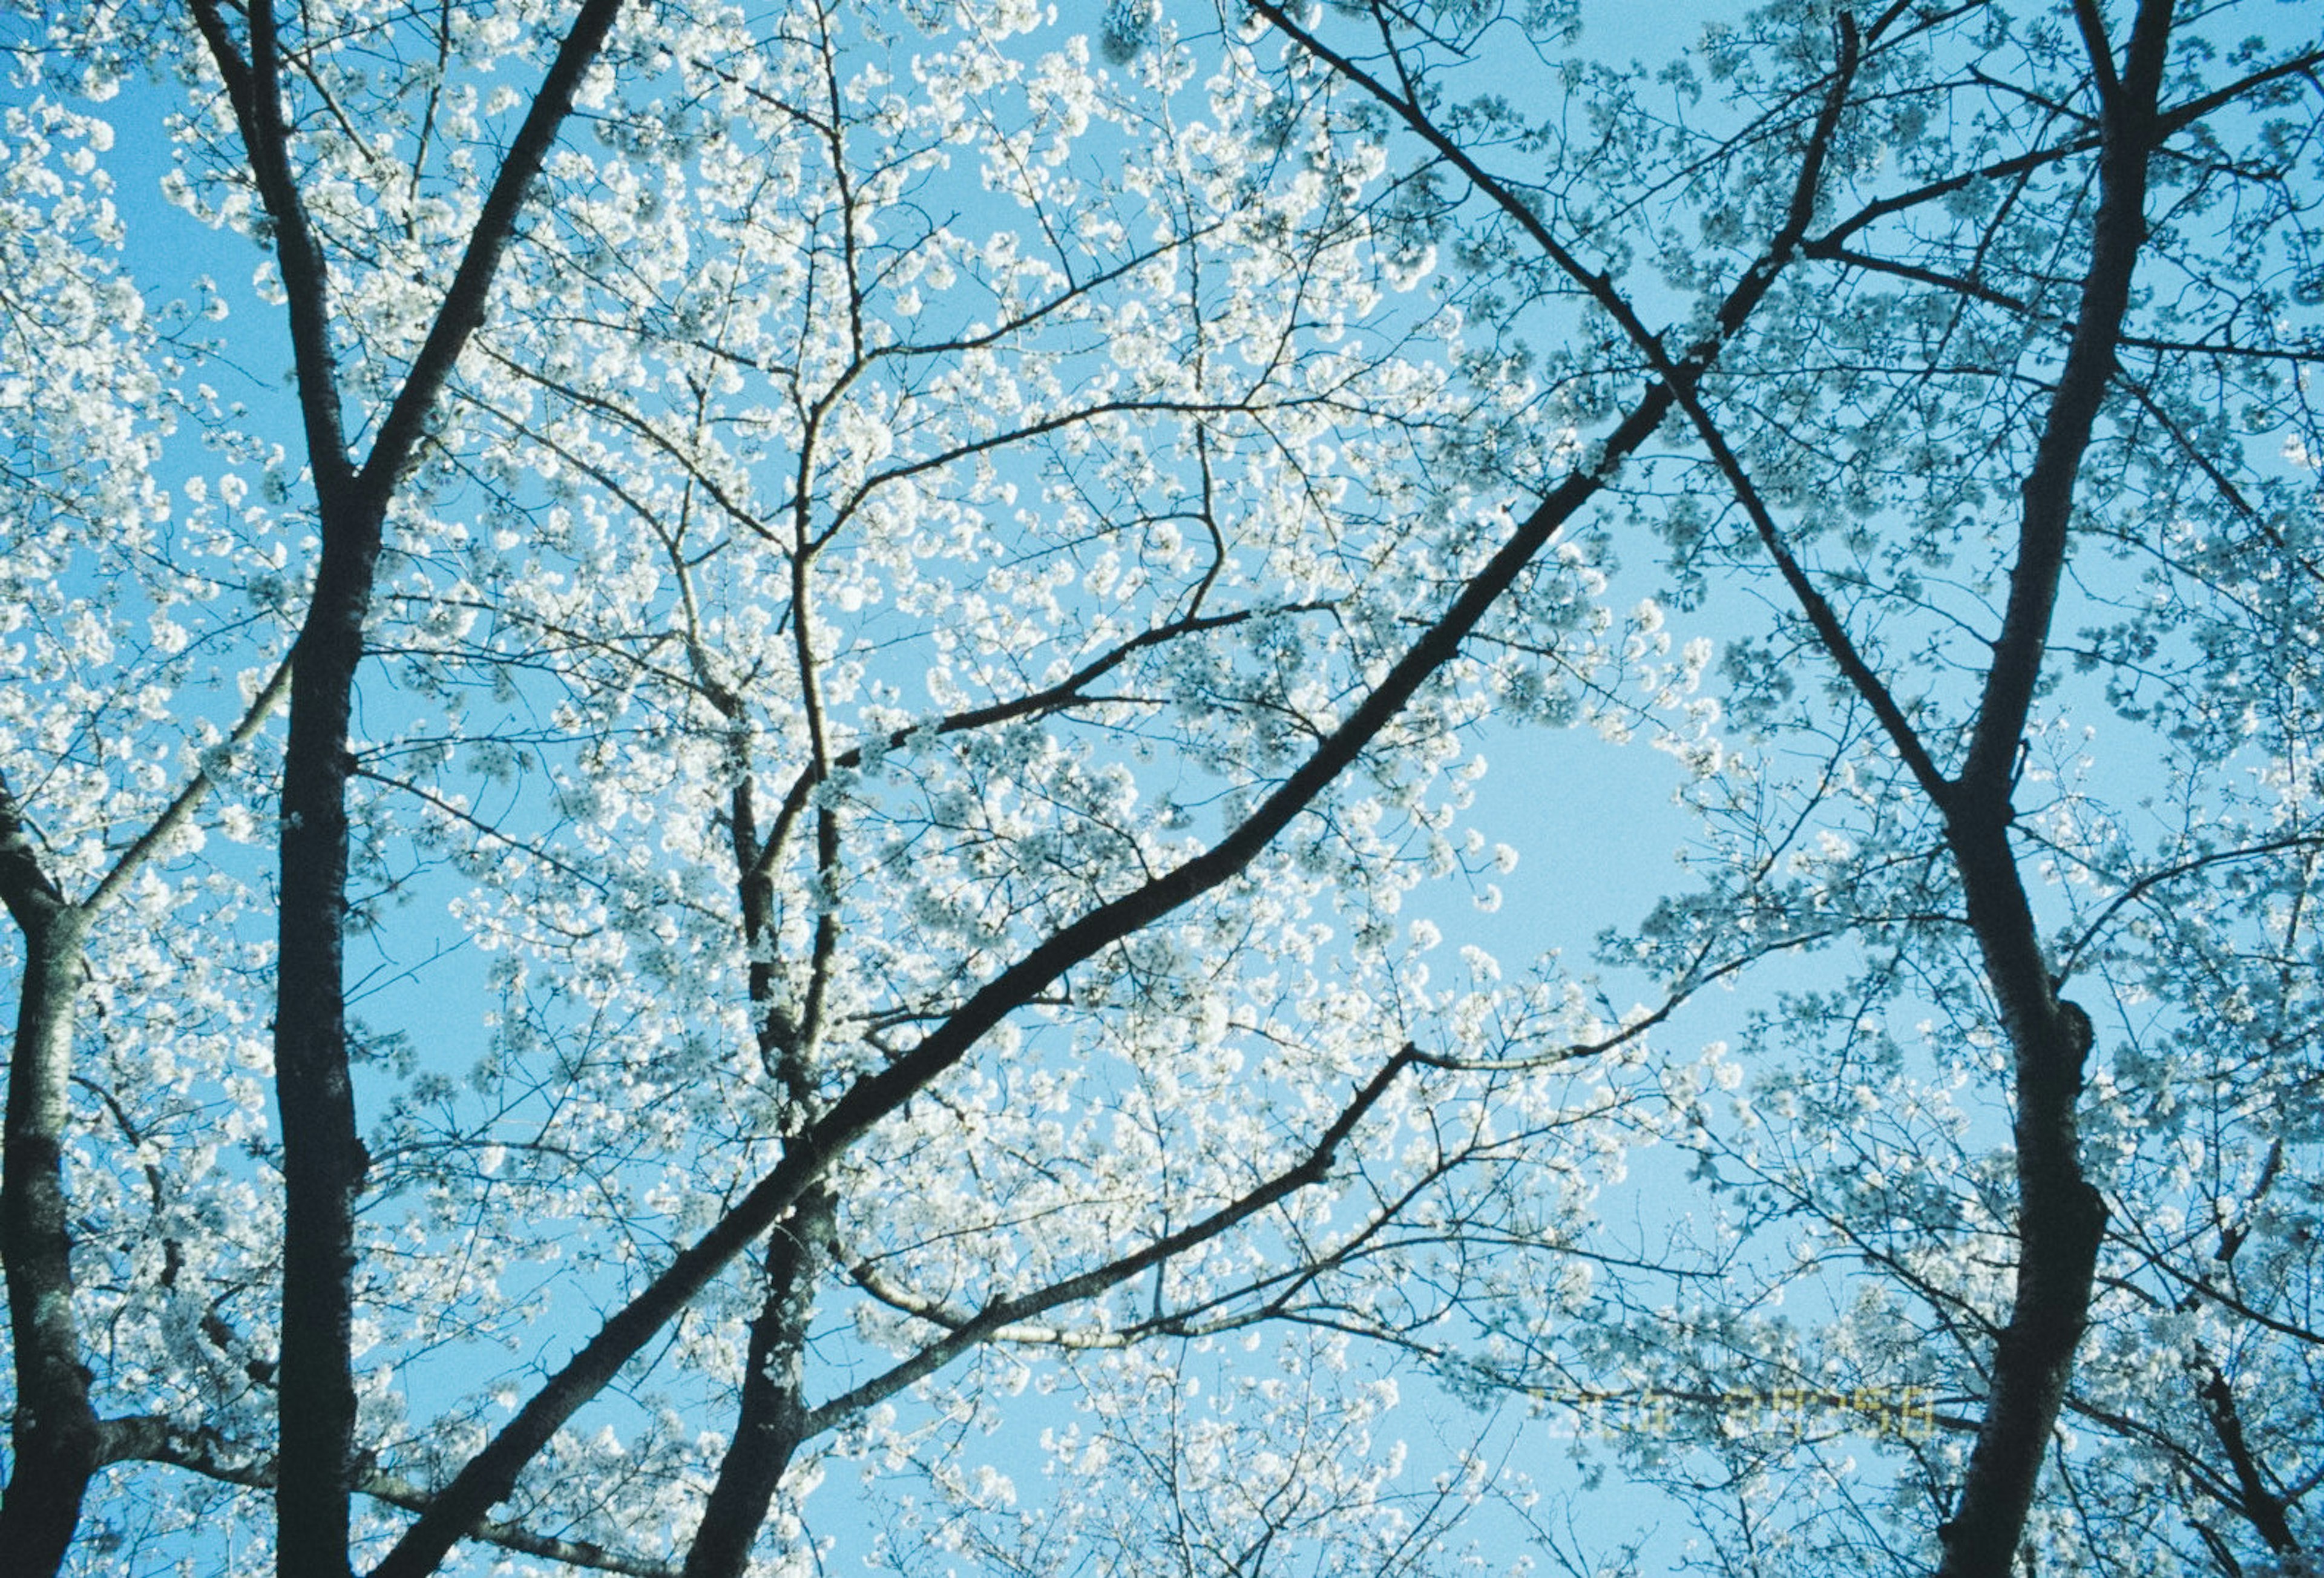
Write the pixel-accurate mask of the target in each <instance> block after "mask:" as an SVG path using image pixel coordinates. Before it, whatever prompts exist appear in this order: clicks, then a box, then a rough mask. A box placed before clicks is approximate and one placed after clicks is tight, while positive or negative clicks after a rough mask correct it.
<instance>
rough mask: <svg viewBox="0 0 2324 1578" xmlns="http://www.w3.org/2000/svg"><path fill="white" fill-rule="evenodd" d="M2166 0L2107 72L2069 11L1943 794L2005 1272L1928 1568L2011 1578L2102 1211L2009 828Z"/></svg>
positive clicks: (2097, 34) (2133, 198) (2155, 75)
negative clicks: (2005, 1095) (2004, 1213)
mask: <svg viewBox="0 0 2324 1578" xmlns="http://www.w3.org/2000/svg"><path fill="white" fill-rule="evenodd" d="M2171 10H2172V8H2171V4H2170V0H2140V5H2139V8H2138V16H2137V20H2136V21H2135V23H2133V26H2132V31H2131V38H2130V44H2129V48H2128V51H2127V52H2126V61H2125V67H2124V69H2123V70H2122V72H2121V73H2120V75H2119V76H2117V75H2116V70H2115V66H2114V61H2113V57H2112V53H2111V51H2110V48H2109V46H2108V45H2107V41H2106V38H2105V33H2104V30H2103V28H2102V27H2101V25H2100V23H2099V19H2098V14H2097V7H2096V5H2095V0H2080V4H2079V5H2078V6H2077V13H2078V15H2079V17H2080V22H2081V25H2082V30H2083V34H2084V39H2085V42H2086V44H2087V47H2088V48H2089V54H2090V58H2091V69H2092V72H2093V75H2094V77H2095V78H2096V81H2097V85H2098V92H2099V96H2100V99H2101V103H2102V110H2103V114H2102V117H2101V137H2102V142H2101V149H2100V153H2099V160H2098V192H2099V198H2098V216H2097V220H2096V223H2095V225H2094V226H2093V227H2092V234H2091V241H2090V261H2089V266H2088V269H2087V271H2086V272H2085V273H2084V276H2083V281H2082V300H2081V310H2080V314H2079V315H2078V317H2077V319H2076V327H2075V331H2074V337H2073V339H2072V341H2071V343H2070V346H2069V347H2068V350H2067V355H2066V363H2065V366H2064V368H2063V369H2062V371H2061V373H2060V374H2059V378H2058V383H2057V388H2056V390H2055V392H2053V394H2052V397H2051V402H2050V409H2049V412H2048V415H2047V418H2046V420H2045V421H2044V424H2043V431H2042V437H2041V441H2040V444H2039V446H2038V448H2036V450H2035V453H2034V460H2033V468H2032V470H2031V471H2030V472H2029V473H2028V474H2027V475H2026V479H2025V484H2024V513H2023V515H2022V517H2021V522H2020V527H2019V532H2018V552H2017V561H2016V563H2015V565H2014V566H2013V567H2012V568H2011V570H2010V577H2009V599H2008V604H2007V606H2006V609H2005V610H2004V613H2003V616H2002V626H2001V634H2000V636H1999V638H1998V639H1997V641H1996V642H1995V643H1994V659H1993V663H1992V666H1991V667H1990V668H1989V669H1987V674H1986V683H1985V688H1984V694H1983V696H1982V697H1980V700H1979V705H1978V718H1977V724H1976V728H1975V731H1974V733H1973V734H1971V736H1970V741H1969V752H1968V753H1967V756H1966V758H1965V759H1964V761H1963V763H1962V767H1961V771H1960V777H1959V779H1958V780H1956V781H1955V782H1954V784H1953V785H1952V786H1951V787H1950V789H1949V790H1948V791H1947V792H1946V793H1945V794H1944V795H1942V796H1941V808H1942V809H1943V811H1944V813H1945V826H1946V840H1947V842H1948V844H1950V846H1951V849H1952V854H1953V860H1954V863H1955V866H1956V868H1957V869H1958V870H1959V872H1960V878H1961V886H1962V890H1963V893H1964V896H1965V897H1966V899H1967V901H1968V908H1969V927H1970V930H1971V931H1972V932H1973V933H1974V934H1975V936H1976V937H1977V942H1978V950H1979V953H1980V954H1981V955H1982V956H1983V959H1984V962H1985V968H1986V976H1987V982H1988V983H1990V985H1991V986H1992V988H1993V993H1994V997H1995V1001H1997V1004H1998V1005H1999V1007H2000V1010H2001V1018H2002V1023H2003V1026H2004V1028H2005V1029H2006V1031H2007V1033H2008V1036H2009V1040H2010V1046H2011V1050H2012V1054H2013V1057H2014V1060H2015V1084H2016V1095H2017V1114H2016V1119H2015V1125H2014V1129H2013V1139H2014V1140H2015V1149H2016V1165H2017V1194H2018V1206H2017V1210H2018V1221H2017V1251H2018V1252H2017V1274H2016V1287H2015V1291H2014V1294H2013V1299H2012V1305H2011V1309H2010V1315H2009V1324H2007V1325H2006V1327H2004V1328H2003V1330H2002V1333H2001V1335H2000V1337H1999V1339H1998V1340H1997V1342H1996V1343H1995V1344H1994V1352H1993V1359H1992V1364H1991V1369H1990V1372H1989V1378H1988V1380H1987V1388H1986V1405H1985V1417H1984V1420H1983V1422H1982V1424H1981V1425H1980V1426H1979V1428H1978V1438H1977V1444H1976V1446H1975V1447H1974V1448H1973V1449H1972V1450H1971V1452H1970V1454H1969V1470H1968V1473H1967V1475H1966V1476H1965V1478H1964V1479H1963V1481H1962V1484H1961V1491H1960V1499H1959V1500H1958V1501H1957V1502H1956V1503H1955V1505H1954V1509H1953V1513H1952V1516H1951V1517H1950V1518H1948V1519H1947V1520H1946V1521H1945V1522H1944V1524H1943V1525H1942V1526H1941V1527H1940V1528H1939V1530H1938V1535H1939V1539H1940V1542H1941V1546H1942V1548H1943V1553H1944V1555H1943V1560H1942V1563H1941V1565H1940V1566H1939V1568H1938V1573H1939V1578H2008V1574H2009V1573H2010V1570H2011V1568H2012V1566H2013V1565H2014V1564H2015V1558H2016V1554H2017V1547H2018V1544H2019V1542H2020V1540H2022V1539H2023V1538H2024V1531H2025V1520H2026V1518H2027V1515H2028V1514H2029V1512H2030V1511H2031V1510H2032V1508H2033V1492H2034V1489H2035V1486H2036V1484H2037V1482H2038V1481H2039V1480H2040V1477H2041V1472H2042V1459H2043V1455H2044V1454H2045V1453H2047V1451H2048V1450H2049V1444H2050V1438H2051V1435H2052V1431H2053V1430H2054V1429H2055V1427H2056V1426H2057V1422H2058V1410H2059V1407H2060V1405H2061V1403H2062V1402H2063V1400H2064V1398H2065V1392H2066V1383H2067V1380H2068V1379H2069V1378H2070V1376H2071V1374H2072V1371H2073V1362H2074V1352H2075V1350H2076V1348H2077V1347H2079V1346H2080V1343H2081V1337H2082V1332H2083V1329H2084V1327H2085V1325H2086V1324H2088V1321H2089V1306H2090V1294H2091V1288H2092V1286H2093V1283H2094V1280H2095V1278H2096V1276H2097V1271H2098V1247H2099V1242H2100V1241H2101V1239H2102V1238H2103V1236H2104V1234H2105V1232H2106V1205H2105V1203H2104V1201H2103V1200H2101V1199H2100V1197H2099V1195H2098V1190H2097V1189H2096V1188H2095V1187H2093V1186H2091V1184H2090V1182H2089V1179H2088V1178H2087V1177H2084V1176H2083V1173H2082V1167H2081V1155H2080V1134H2079V1130H2078V1129H2077V1126H2076V1111H2075V1110H2076V1105H2077V1103H2079V1101H2080V1095H2081V1089H2082V1067H2083V1063H2084V1060H2085V1059H2086V1058H2087V1057H2088V1056H2089V1050H2090V1039H2091V1029H2090V1021H2089V1015H2087V1014H2086V1013H2084V1012H2083V1011H2082V1010H2081V1009H2080V1007H2078V1006H2077V1005H2075V1004H2073V1003H2071V1002H2068V1001H2062V1000H2061V999H2060V998H2059V996H2058V994H2057V989H2056V984H2055V983H2054V982H2053V981H2052V977H2051V974H2050V966H2049V962H2048V959H2047V957H2046V955H2044V953H2043V948H2042V942H2041V937H2040V934H2039V931H2038V929H2037V928H2036V927H2035V925H2034V921H2033V909H2032V906H2031V905H2030V904H2029V902H2028V901H2027V899H2026V894H2025V889H2024V881H2023V880H2022V878H2021V877H2020V875H2019V872H2018V870H2017V863H2016V859H2015V852H2014V851H2013V850H2012V849H2011V847H2010V842H2009V826H2010V824H2011V822H2012V821H2013V820H2014V819H2015V807H2013V806H2012V804H2011V795H2012V789H2013V780H2014V778H2015V764H2016V757H2017V752H2018V750H2019V748H2020V742H2021V741H2022V740H2023V738H2024V730H2025V723H2026V718H2027V715H2028V714H2029V713H2030V711H2031V709H2032V706H2033V694H2034V690H2035V687H2036V686H2037V685H2038V683H2039V681H2040V678H2041V674H2042V666H2043V658H2044V655H2045V653H2046V651H2047V648H2048V641H2049V631H2050V624H2051V621H2052V618H2053V616H2054V614H2055V613H2056V608H2057V601H2058V587H2059V585H2060V578H2061V576H2062V575H2063V573H2064V569H2065V561H2066V553H2067V548H2068V543H2069V537H2070V526H2071V523H2072V514H2073V495H2074V482H2075V477H2076V475H2077V474H2078V473H2079V471H2080V466H2081V460H2082V456H2083V455H2084V453H2085V452H2086V451H2087V450H2088V448H2089V442H2090V436H2091V433H2092V431H2093V429H2094V428H2095V426H2096V423H2097V420H2098V409H2099V406H2100V404H2101V402H2102V401H2103V400H2104V398H2105V395H2106V391H2107V384H2108V383H2109V382H2110V381H2111V380H2112V378H2113V376H2114V371H2115V355H2116V346H2117V345H2118V343H2119V340H2120V336H2121V333H2122V322H2123V317H2124V314H2125V313H2126V311H2127V309H2128V307H2129V301H2130V286H2131V280H2132V277H2133V275H2134V274H2135V272H2136V270H2137V265H2138V256H2139V252H2140V249H2141V247H2142V246H2144V243H2145V239H2146V217H2145V208H2146V164H2147V159H2148V156H2149V155H2150V153H2151V152H2153V147H2154V143H2155V139H2156V136H2157V134H2158V128H2159V126H2160V124H2161V123H2160V119H2159V117H2158V115H2157V114H2156V108H2157V105H2158V103H2159V100H2160V96H2161V93H2162V84H2163V64H2164V60H2165V58H2166V56H2167V53H2168V46H2169V42H2170V32H2171Z"/></svg>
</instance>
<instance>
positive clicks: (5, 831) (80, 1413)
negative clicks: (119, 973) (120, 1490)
mask: <svg viewBox="0 0 2324 1578" xmlns="http://www.w3.org/2000/svg"><path fill="white" fill-rule="evenodd" d="M0 894H5V898H6V900H7V905H8V909H9V910H10V911H11V913H12V914H14V917H15V918H16V922H17V925H18V926H19V927H21V928H22V929H23V937H24V979H23V987H22V989H21V991H20V992H19V995H18V998H17V1017H16V1035H15V1044H14V1048H13V1051H12V1054H11V1059H10V1062H9V1066H8V1112H7V1126H6V1134H5V1148H4V1149H0V1169H5V1170H0V1263H5V1267H6V1270H7V1279H8V1317H9V1323H10V1328H11V1331H12V1333H13V1336H14V1350H15V1370H16V1417H15V1422H14V1431H13V1435H12V1441H11V1446H12V1448H13V1461H12V1462H11V1463H10V1465H9V1473H8V1483H7V1489H6V1490H5V1494H4V1495H0V1552H5V1553H6V1562H7V1569H8V1571H9V1572H10V1573H24V1574H27V1575H30V1574H35V1573H39V1574H47V1573H54V1572H56V1571H57V1569H58V1567H59V1566H60V1564H62V1563H63V1561H64V1557H65V1552H66V1550H67V1549H68V1548H69V1546H71V1544H72V1538H73V1532H74V1530H75V1529H76V1528H78V1527H79V1523H80V1508H81V1500H82V1498H83V1497H84V1496H85V1495H86V1494H87V1492H88V1482H89V1481H90V1479H91V1478H92V1477H94V1476H95V1474H96V1473H97V1469H98V1468H99V1467H101V1466H102V1462H103V1446H104V1434H103V1428H102V1426H100V1425H99V1423H98V1421H97V1413H96V1410H95V1408H94V1407H93V1406H92V1405H91V1403H90V1400H89V1376H88V1370H87V1369H85V1368H84V1367H83V1366H82V1364H81V1361H80V1333H79V1331H78V1327H77V1325H76V1324H75V1321H74V1319H73V1273H72V1233H71V1221H70V1217H69V1213H68V1211H67V1203H66V1198H65V1180H64V1138H65V1129H66V1125H67V1121H68V1119H69V1104H68V1102H67V1099H66V1098H67V1092H68V1090H69V1079H70V1077H71V1074H72V1037H73V1006H74V1000H75V999H76V997H77V996H78V992H79V987H80V972H81V957H82V943H83V941H84V939H85V937H86V936H87V933H88V912H87V911H86V910H85V909H80V908H79V907H78V906H75V905H71V904H68V903H66V902H65V900H64V899H63V897H62V895H61V894H60V893H59V892H58V891H57V890H56V889H55V888H54V887H53V886H51V884H50V882H49V881H48V879H47V877H46V876H45V875H44V874H42V872H41V870H40V866H39V863H38V862H37V861H36V860H35V859H34V857H33V854H32V844H31V840H30V838H29V836H28V835H27V832H26V830H25V828H24V826H23V820H22V818H21V816H20V814H19V811H18V807H17V806H16V803H15V801H14V798H11V797H10V796H9V795H8V794H7V792H6V790H5V789H0Z"/></svg>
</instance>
